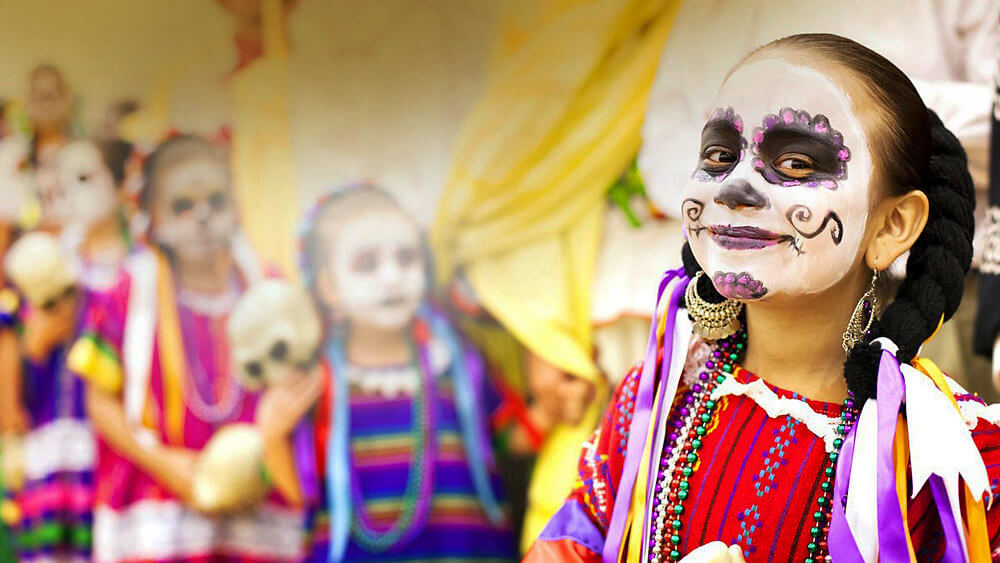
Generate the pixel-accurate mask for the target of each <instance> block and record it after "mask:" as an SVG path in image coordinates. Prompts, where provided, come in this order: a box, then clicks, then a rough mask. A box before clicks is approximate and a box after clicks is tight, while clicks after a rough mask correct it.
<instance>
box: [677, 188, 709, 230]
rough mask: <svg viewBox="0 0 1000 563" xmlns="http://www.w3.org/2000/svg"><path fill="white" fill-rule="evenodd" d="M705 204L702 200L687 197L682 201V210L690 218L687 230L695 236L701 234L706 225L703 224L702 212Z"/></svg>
mask: <svg viewBox="0 0 1000 563" xmlns="http://www.w3.org/2000/svg"><path fill="white" fill-rule="evenodd" d="M704 210H705V204H704V203H703V202H702V201H701V200H697V199H694V198H690V197H689V198H687V199H685V200H684V201H683V202H682V203H681V212H682V213H683V214H684V217H686V218H687V220H688V225H687V231H688V233H689V234H692V235H694V236H696V237H697V236H700V235H701V233H702V231H704V230H705V226H704V225H702V224H701V214H702V212H703V211H704Z"/></svg>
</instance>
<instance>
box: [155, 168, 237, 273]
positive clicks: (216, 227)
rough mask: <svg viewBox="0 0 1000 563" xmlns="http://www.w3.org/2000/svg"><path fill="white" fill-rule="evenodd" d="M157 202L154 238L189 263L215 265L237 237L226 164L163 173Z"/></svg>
mask: <svg viewBox="0 0 1000 563" xmlns="http://www.w3.org/2000/svg"><path fill="white" fill-rule="evenodd" d="M156 182H157V188H156V197H155V201H154V202H153V210H152V217H153V223H152V225H153V237H154V238H155V239H156V240H157V242H159V243H160V244H162V245H164V246H166V247H168V248H170V250H171V251H173V252H174V254H175V255H176V256H177V257H178V258H179V259H180V260H181V261H184V262H199V261H204V260H212V259H215V257H217V256H218V254H219V253H220V252H223V251H225V250H227V249H228V248H229V244H230V241H231V240H232V237H233V234H235V232H236V210H235V209H234V208H233V203H232V201H231V198H230V187H229V176H228V175H227V174H226V170H225V167H224V164H223V163H222V162H221V161H219V160H217V159H214V158H212V157H208V156H206V157H205V158H195V159H190V160H184V161H181V162H178V163H177V164H174V165H173V166H170V167H169V168H166V169H164V170H161V171H160V172H159V174H158V178H157V179H156Z"/></svg>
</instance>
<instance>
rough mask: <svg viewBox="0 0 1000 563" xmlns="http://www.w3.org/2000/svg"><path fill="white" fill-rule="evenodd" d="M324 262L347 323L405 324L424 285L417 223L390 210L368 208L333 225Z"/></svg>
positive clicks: (382, 326)
mask: <svg viewBox="0 0 1000 563" xmlns="http://www.w3.org/2000/svg"><path fill="white" fill-rule="evenodd" d="M335 230H336V233H337V235H336V238H335V240H334V241H333V242H332V244H331V245H330V247H331V248H329V251H330V252H332V254H331V255H330V256H329V260H328V264H329V268H330V271H329V273H330V274H331V275H332V281H333V286H334V291H335V293H336V303H335V304H334V305H335V306H336V307H337V308H338V309H339V310H340V311H342V312H343V313H344V315H345V317H346V320H348V321H350V322H351V323H352V324H363V325H366V326H373V327H378V328H380V329H383V330H392V329H398V328H402V327H404V326H406V325H407V324H408V323H409V322H410V321H411V320H412V319H413V317H414V315H415V314H416V312H417V308H418V307H419V306H420V303H421V302H422V301H423V299H424V292H425V291H426V290H427V278H426V262H425V261H426V257H425V256H424V248H423V242H422V240H421V237H420V231H419V230H418V228H417V225H416V224H414V223H413V221H412V220H410V219H409V218H408V217H406V216H404V215H403V214H402V213H400V212H398V211H394V210H373V211H370V212H368V213H363V214H362V215H359V216H357V217H354V218H352V219H350V220H348V221H347V222H345V223H344V224H342V225H339V226H337V227H335Z"/></svg>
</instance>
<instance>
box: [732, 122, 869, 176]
mask: <svg viewBox="0 0 1000 563" xmlns="http://www.w3.org/2000/svg"><path fill="white" fill-rule="evenodd" d="M750 139H751V143H750V151H751V154H753V160H752V162H751V166H752V167H753V169H754V170H756V171H757V172H759V173H760V174H761V176H763V177H764V179H765V180H767V181H768V182H769V183H771V184H775V185H779V186H784V187H792V186H806V187H810V188H828V189H831V190H834V189H837V182H838V181H839V180H845V179H847V161H849V160H850V159H851V150H850V149H848V148H847V146H845V145H844V136H843V135H842V134H841V133H840V132H839V131H836V130H834V129H833V128H832V127H830V120H829V119H827V117H826V116H825V115H822V114H816V115H815V116H812V115H810V114H809V112H807V111H805V110H794V109H792V108H782V109H781V110H779V111H778V113H772V114H769V115H767V116H766V117H765V118H764V120H763V122H762V124H761V127H757V128H755V129H754V130H753V134H751V136H750ZM786 151H787V152H794V153H803V154H806V153H811V154H808V156H809V157H810V158H812V159H813V160H814V161H815V162H814V163H813V164H814V165H815V168H816V169H815V170H814V171H813V173H811V174H809V175H808V176H806V177H791V176H787V175H785V174H783V173H782V172H781V171H779V170H777V169H776V167H775V165H774V164H775V163H774V162H773V159H778V158H779V157H781V155H782V154H784V153H785V152H786Z"/></svg>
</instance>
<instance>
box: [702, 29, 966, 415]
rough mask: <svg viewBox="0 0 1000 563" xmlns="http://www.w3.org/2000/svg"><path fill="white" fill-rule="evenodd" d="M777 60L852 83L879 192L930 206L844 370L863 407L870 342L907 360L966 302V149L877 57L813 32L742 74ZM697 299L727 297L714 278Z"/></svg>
mask: <svg viewBox="0 0 1000 563" xmlns="http://www.w3.org/2000/svg"><path fill="white" fill-rule="evenodd" d="M775 53H780V54H781V55H782V56H787V57H790V58H792V59H794V60H796V61H799V62H802V63H804V64H807V65H810V66H814V67H819V68H822V69H825V70H830V71H833V72H835V73H837V74H838V75H841V76H844V77H846V78H847V79H848V80H849V81H850V82H851V85H852V86H853V87H854V90H855V91H857V92H860V93H861V94H862V97H863V98H864V102H863V103H859V104H857V107H855V111H857V112H858V115H859V117H860V118H861V119H862V121H865V122H867V123H869V124H870V127H869V128H868V134H869V143H870V145H871V150H872V156H873V162H874V165H875V171H874V174H873V176H872V182H873V183H874V184H875V189H874V191H875V192H876V193H878V194H880V195H881V196H883V197H884V196H897V195H902V194H905V193H907V192H909V191H910V190H914V189H917V190H921V191H922V192H924V194H925V195H926V196H927V199H928V202H929V217H928V219H927V224H926V226H925V227H924V230H923V232H922V233H921V234H920V236H919V238H918V239H917V240H916V242H915V243H914V244H913V247H912V248H910V251H909V257H908V259H907V261H906V276H905V279H904V280H903V281H902V283H901V284H900V285H899V288H898V289H897V291H896V293H895V295H894V296H893V299H892V302H891V303H890V304H889V305H888V306H887V307H886V308H885V309H884V310H883V311H882V312H881V315H880V316H879V318H877V319H875V320H874V322H873V323H872V326H871V328H870V330H869V331H868V333H867V334H866V336H865V340H864V342H861V343H858V344H857V345H856V346H854V348H853V349H852V350H851V352H850V353H849V354H848V356H847V359H846V361H845V362H844V377H845V378H846V380H847V386H848V388H849V389H850V390H852V391H853V392H854V393H855V395H856V396H858V397H859V398H861V399H862V400H863V399H865V398H869V397H875V389H876V378H877V373H878V367H879V360H880V357H881V348H880V347H879V346H878V345H874V344H872V341H873V340H874V339H876V338H879V337H887V338H889V339H891V340H892V341H893V342H894V343H895V344H896V345H897V346H898V347H899V350H898V352H897V354H896V356H897V358H898V359H899V361H900V362H910V361H911V360H913V358H914V357H915V356H916V355H917V352H918V351H919V349H920V346H921V345H922V344H923V343H924V341H926V340H927V339H928V338H930V337H931V336H932V335H933V334H934V332H935V331H936V330H937V328H938V327H939V326H940V324H941V323H942V322H944V321H946V320H948V319H949V318H951V316H952V315H953V314H954V313H955V311H956V310H957V309H958V305H959V303H960V302H961V300H962V290H963V284H964V280H965V275H966V273H967V272H968V271H969V266H970V263H971V261H972V234H973V228H974V224H973V208H974V206H975V194H974V188H973V184H972V178H971V176H970V175H969V171H968V167H967V163H966V156H965V151H964V150H963V149H962V146H961V144H960V143H959V142H958V139H957V138H956V137H955V135H953V134H952V133H951V132H950V131H949V130H948V129H947V127H945V126H944V124H943V123H942V122H941V119H940V118H938V116H937V114H935V113H934V112H933V111H931V110H930V109H928V108H927V107H926V106H925V105H924V102H923V100H921V98H920V95H919V94H918V93H917V90H916V88H914V86H913V83H912V82H910V80H909V79H908V78H907V77H906V75H905V74H904V73H903V72H902V71H901V70H899V68H897V67H896V66H895V65H893V64H892V63H891V62H889V60H888V59H886V58H885V57H883V56H882V55H879V54H878V53H876V52H875V51H872V50H871V49H868V48H867V47H864V46H863V45H861V44H859V43H856V42H854V41H852V40H850V39H846V38H844V37H840V36H837V35H831V34H818V33H808V34H800V35H792V36H789V37H784V38H782V39H778V40H775V41H773V42H771V43H768V44H766V45H764V46H762V47H760V48H758V49H757V50H755V51H752V52H751V53H750V54H748V55H747V56H746V57H745V58H744V59H743V60H742V61H741V62H740V63H739V64H737V65H736V66H737V67H738V66H740V65H742V64H743V63H745V62H747V61H749V60H751V59H755V58H759V57H762V56H764V55H772V54H775ZM734 68H735V67H734ZM682 258H683V262H684V269H685V272H686V273H687V275H688V276H693V275H694V274H696V273H697V272H698V271H700V270H701V266H700V265H699V264H698V262H697V260H696V259H695V257H694V254H693V253H692V252H691V248H690V246H689V245H688V244H687V243H685V245H684V249H683V251H682ZM698 293H699V295H701V297H702V298H703V299H706V300H708V301H710V302H713V303H718V302H721V301H722V300H723V299H724V298H723V297H722V295H720V294H719V293H718V292H717V291H715V288H714V286H712V282H711V280H710V279H709V276H702V277H701V279H700V280H699V286H698Z"/></svg>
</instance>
